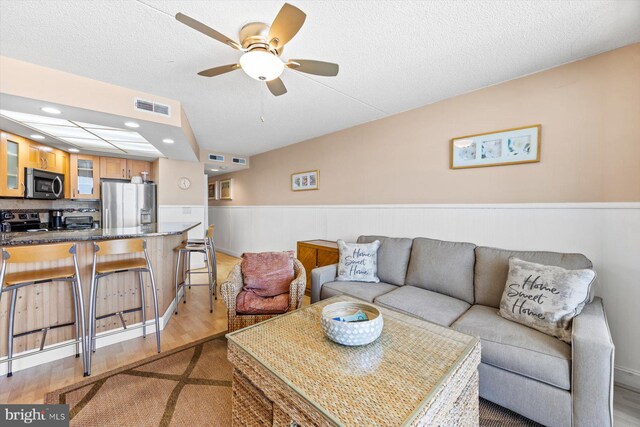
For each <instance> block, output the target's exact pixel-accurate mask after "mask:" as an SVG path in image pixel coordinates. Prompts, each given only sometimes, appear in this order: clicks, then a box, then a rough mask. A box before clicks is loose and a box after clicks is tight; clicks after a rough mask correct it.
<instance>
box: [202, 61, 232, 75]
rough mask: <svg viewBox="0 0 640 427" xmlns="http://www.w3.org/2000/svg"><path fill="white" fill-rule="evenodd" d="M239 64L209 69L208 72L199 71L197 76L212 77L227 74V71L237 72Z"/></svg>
mask: <svg viewBox="0 0 640 427" xmlns="http://www.w3.org/2000/svg"><path fill="white" fill-rule="evenodd" d="M239 69H240V64H229V65H221V66H219V67H213V68H209V69H208V70H204V71H200V72H199V73H198V75H199V76H204V77H213V76H219V75H220V74H224V73H228V72H229V71H234V70H239Z"/></svg>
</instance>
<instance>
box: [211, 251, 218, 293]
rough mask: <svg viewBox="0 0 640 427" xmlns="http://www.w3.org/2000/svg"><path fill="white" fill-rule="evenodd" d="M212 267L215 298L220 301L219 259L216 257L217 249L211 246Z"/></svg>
mask: <svg viewBox="0 0 640 427" xmlns="http://www.w3.org/2000/svg"><path fill="white" fill-rule="evenodd" d="M211 266H212V270H213V271H212V275H213V296H214V297H215V299H216V300H217V299H218V258H217V257H216V249H215V248H214V247H213V244H212V245H211Z"/></svg>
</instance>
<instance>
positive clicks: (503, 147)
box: [449, 125, 542, 169]
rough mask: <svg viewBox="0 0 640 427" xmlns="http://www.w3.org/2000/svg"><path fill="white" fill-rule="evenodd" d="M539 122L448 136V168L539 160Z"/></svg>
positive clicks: (501, 164) (512, 163) (478, 166)
mask: <svg viewBox="0 0 640 427" xmlns="http://www.w3.org/2000/svg"><path fill="white" fill-rule="evenodd" d="M541 128H542V127H541V125H533V126H525V127H520V128H513V129H505V130H500V131H496V132H490V133H480V134H477V135H467V136H461V137H458V138H453V139H452V140H451V149H450V166H449V167H450V168H451V169H466V168H482V167H486V166H505V165H516V164H519V163H535V162H539V161H540V133H541Z"/></svg>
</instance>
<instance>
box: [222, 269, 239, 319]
mask: <svg viewBox="0 0 640 427" xmlns="http://www.w3.org/2000/svg"><path fill="white" fill-rule="evenodd" d="M242 286H243V282H242V270H241V269H240V264H239V263H238V264H237V265H236V266H235V267H233V269H232V270H231V271H230V272H229V276H227V280H225V281H224V282H223V283H222V284H221V285H220V293H221V294H222V299H223V300H224V302H225V304H227V311H228V312H230V313H235V312H236V298H237V297H238V294H239V293H240V291H241V290H242Z"/></svg>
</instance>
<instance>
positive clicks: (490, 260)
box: [474, 246, 593, 308]
mask: <svg viewBox="0 0 640 427" xmlns="http://www.w3.org/2000/svg"><path fill="white" fill-rule="evenodd" d="M512 256H513V257H516V258H519V259H521V260H524V261H529V262H535V263H537V264H544V265H555V266H557V267H562V268H566V269H568V270H577V269H584V268H593V264H592V263H591V261H589V258H587V257H586V256H584V255H582V254H563V253H559V252H539V251H511V250H507V249H496V248H488V247H483V246H478V247H477V248H476V267H475V276H474V287H475V295H476V304H482V305H488V306H489V307H496V308H498V307H499V306H500V299H501V298H502V292H503V291H504V287H505V284H506V283H507V275H508V274H509V257H512ZM592 288H593V286H592Z"/></svg>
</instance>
